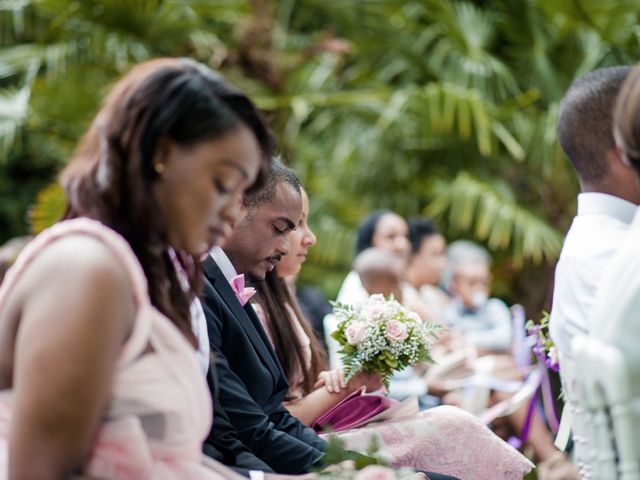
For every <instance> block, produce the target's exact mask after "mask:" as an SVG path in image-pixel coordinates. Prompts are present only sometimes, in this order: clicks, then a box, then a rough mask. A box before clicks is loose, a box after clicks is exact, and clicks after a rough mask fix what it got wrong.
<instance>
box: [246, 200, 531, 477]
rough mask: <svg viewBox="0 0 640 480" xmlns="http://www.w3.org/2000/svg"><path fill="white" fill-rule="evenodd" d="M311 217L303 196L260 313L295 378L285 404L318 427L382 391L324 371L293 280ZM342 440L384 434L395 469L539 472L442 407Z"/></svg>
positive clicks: (459, 473) (354, 445)
mask: <svg viewBox="0 0 640 480" xmlns="http://www.w3.org/2000/svg"><path fill="white" fill-rule="evenodd" d="M308 214H309V201H308V198H307V195H306V193H304V192H303V209H302V217H301V219H300V223H299V225H298V228H297V229H296V230H294V231H292V232H291V233H290V234H289V235H290V237H289V240H290V241H289V244H290V251H289V254H288V255H287V256H285V257H283V259H282V261H281V262H280V263H279V264H278V266H277V268H276V270H275V271H274V272H271V273H270V274H268V275H267V279H266V282H263V283H262V284H260V285H259V286H258V288H257V295H256V302H257V306H258V308H257V309H256V310H257V312H258V314H259V316H260V318H261V320H262V322H263V325H264V327H265V330H266V331H267V333H268V334H269V337H270V338H271V340H272V342H273V343H274V347H275V350H276V353H277V354H278V357H279V358H280V361H281V363H282V365H283V368H284V369H285V374H286V375H287V378H288V380H289V385H290V390H289V400H288V401H287V402H286V403H285V406H286V407H287V408H288V409H289V410H290V411H291V413H292V414H294V415H296V416H297V417H298V418H300V419H301V420H302V421H303V422H304V423H306V424H308V425H310V424H311V423H313V421H314V420H315V419H316V418H318V417H319V416H320V415H322V414H323V413H324V412H326V411H327V410H328V409H329V408H331V407H332V406H334V405H335V404H337V403H338V402H340V401H341V400H342V399H343V398H345V397H346V396H347V395H348V394H349V393H350V392H352V391H354V390H356V389H358V388H360V387H361V386H363V385H364V386H366V387H368V388H372V389H373V388H375V386H376V381H375V380H376V376H375V375H366V376H365V375H363V374H360V375H358V376H356V377H354V378H353V379H351V381H350V382H349V383H348V384H347V383H345V382H344V380H343V375H342V372H341V371H339V370H334V371H322V372H320V370H321V368H322V367H323V365H324V357H323V355H322V354H321V353H320V352H321V349H320V348H319V346H318V341H317V340H316V339H315V338H314V336H313V333H312V331H311V328H310V326H309V324H308V323H307V322H306V321H305V319H304V318H303V317H302V315H301V314H300V311H299V309H298V308H297V305H296V301H295V297H294V295H293V286H292V279H294V278H295V276H296V275H297V274H298V272H299V271H300V268H301V266H302V264H303V263H304V261H305V259H306V256H307V253H308V250H309V248H310V247H312V246H313V245H314V244H315V242H316V237H315V235H314V234H313V232H312V231H311V230H310V228H309V226H308V224H307V216H308ZM285 279H287V280H285ZM287 282H289V283H287ZM278 303H280V305H281V307H280V309H282V305H284V306H285V307H284V309H285V311H286V312H287V313H286V314H285V315H282V314H280V315H279V318H276V316H277V315H278V313H277V312H276V311H275V309H277V308H278V307H277V304H278ZM274 319H276V320H274ZM285 352H286V353H285ZM378 386H379V383H378ZM339 436H340V438H341V439H342V440H343V441H344V442H345V443H346V447H347V448H350V449H353V450H359V451H363V450H366V448H367V447H368V446H369V444H370V442H371V439H372V437H373V436H376V437H377V439H378V442H379V445H380V453H381V454H382V455H384V456H386V457H388V458H389V459H390V460H391V462H392V464H393V465H394V466H398V467H401V466H411V467H415V468H419V469H422V470H428V471H437V472H440V473H443V474H446V475H452V476H455V477H458V478H464V479H465V480H489V479H498V478H500V479H507V480H516V479H522V477H523V476H524V474H525V473H527V472H528V471H530V470H531V469H532V468H533V464H532V463H531V462H530V461H529V460H527V459H526V458H525V457H524V456H522V455H521V454H520V453H519V452H518V451H517V450H515V449H514V448H513V447H511V446H510V445H509V444H507V443H506V442H504V441H503V440H502V439H500V438H499V437H497V436H496V435H495V434H494V433H493V432H491V430H489V429H488V428H487V427H486V426H485V425H483V424H482V423H481V422H480V421H479V420H478V419H477V418H476V417H474V416H472V415H470V414H469V413H466V412H464V411H463V410H461V409H458V408H456V407H449V406H443V407H436V408H433V409H430V410H426V411H424V412H420V413H419V414H417V415H414V416H412V417H409V418H405V419H400V420H396V421H390V422H386V423H382V424H378V425H375V426H369V427H364V428H357V429H353V430H349V431H346V432H342V433H340V434H339Z"/></svg>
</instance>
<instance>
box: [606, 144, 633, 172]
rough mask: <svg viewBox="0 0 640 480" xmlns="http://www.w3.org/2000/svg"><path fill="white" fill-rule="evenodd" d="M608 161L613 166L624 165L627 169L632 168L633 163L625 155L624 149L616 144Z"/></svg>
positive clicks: (609, 153) (610, 151)
mask: <svg viewBox="0 0 640 480" xmlns="http://www.w3.org/2000/svg"><path fill="white" fill-rule="evenodd" d="M607 160H609V164H611V165H619V164H622V165H624V166H625V167H629V168H632V167H631V161H630V160H629V158H628V157H627V155H626V154H625V153H624V149H623V148H622V147H621V146H620V145H619V144H618V143H617V142H616V144H615V146H614V147H613V148H612V149H611V150H609V152H608V153H607Z"/></svg>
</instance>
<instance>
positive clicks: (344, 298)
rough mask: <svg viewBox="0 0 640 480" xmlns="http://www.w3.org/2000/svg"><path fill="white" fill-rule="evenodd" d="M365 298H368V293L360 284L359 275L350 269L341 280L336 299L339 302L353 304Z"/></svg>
mask: <svg viewBox="0 0 640 480" xmlns="http://www.w3.org/2000/svg"><path fill="white" fill-rule="evenodd" d="M367 298H369V294H368V293H367V291H366V290H365V288H364V287H363V286H362V281H361V280H360V275H358V274H357V273H356V272H355V271H353V270H351V271H350V272H349V273H348V275H347V276H346V277H345V279H344V281H343V282H342V286H341V287H340V291H339V292H338V298H336V300H337V301H338V302H340V303H345V304H354V303H358V302H361V301H363V300H366V299H367Z"/></svg>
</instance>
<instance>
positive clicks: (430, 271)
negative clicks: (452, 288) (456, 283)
mask: <svg viewBox="0 0 640 480" xmlns="http://www.w3.org/2000/svg"><path fill="white" fill-rule="evenodd" d="M409 240H410V241H411V256H410V257H409V268H408V269H407V281H406V283H405V284H404V286H403V292H404V302H405V305H406V306H407V307H408V308H412V306H413V304H417V305H419V308H422V309H424V310H425V311H426V313H425V316H426V318H429V319H431V320H434V321H437V322H441V321H442V316H443V314H444V309H445V307H446V306H447V305H448V304H449V301H450V298H449V296H448V295H447V294H446V293H445V292H444V291H443V290H442V289H441V288H440V287H439V284H440V280H441V279H442V274H443V272H444V269H445V266H446V264H447V243H446V240H445V238H444V236H442V234H441V233H440V232H438V230H437V229H436V227H435V225H434V224H433V222H432V221H431V220H429V219H427V218H414V219H412V220H410V221H409ZM412 309H413V310H415V308H412Z"/></svg>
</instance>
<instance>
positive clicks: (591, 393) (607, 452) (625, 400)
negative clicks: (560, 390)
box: [563, 335, 640, 480]
mask: <svg viewBox="0 0 640 480" xmlns="http://www.w3.org/2000/svg"><path fill="white" fill-rule="evenodd" d="M572 351H573V356H574V362H573V364H571V365H568V364H567V365H568V366H569V368H568V369H567V368H564V367H563V369H564V375H565V379H564V380H565V383H566V384H567V386H568V387H569V389H570V391H571V397H572V398H571V402H572V403H575V412H577V414H578V415H579V418H578V430H581V429H582V428H584V432H576V433H577V434H578V437H580V438H579V439H580V441H579V442H576V449H578V450H580V451H579V452H578V451H577V452H576V453H577V455H578V457H579V459H580V462H581V464H579V468H580V475H581V476H582V478H583V479H584V480H590V479H593V480H609V479H612V480H613V479H621V480H640V461H639V458H638V453H639V450H638V446H637V444H636V436H635V428H634V427H635V425H636V419H635V418H634V414H633V410H632V408H631V402H632V400H633V397H632V394H631V378H630V375H629V368H628V364H627V362H626V359H625V357H624V356H623V354H622V353H621V352H620V351H619V350H618V349H617V348H615V347H613V346H612V345H607V344H605V343H603V342H601V341H600V340H599V339H597V338H593V337H588V336H584V335H580V336H577V337H576V338H574V339H573V342H572ZM572 414H574V411H573V410H572ZM580 416H582V417H580ZM575 425H576V424H575V422H574V428H575Z"/></svg>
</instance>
